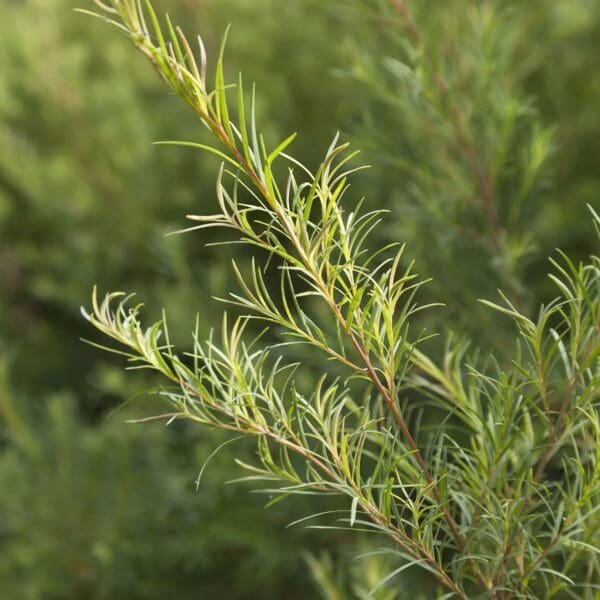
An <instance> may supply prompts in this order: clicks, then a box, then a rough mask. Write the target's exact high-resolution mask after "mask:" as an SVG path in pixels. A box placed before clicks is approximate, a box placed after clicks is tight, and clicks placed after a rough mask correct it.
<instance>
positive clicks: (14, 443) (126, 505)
mask: <svg viewBox="0 0 600 600" xmlns="http://www.w3.org/2000/svg"><path fill="white" fill-rule="evenodd" d="M8 366H9V365H8V363H6V364H4V365H3V367H4V369H3V375H4V374H5V373H6V370H7V369H8ZM2 379H3V381H2V385H1V386H0V425H2V429H1V430H0V431H1V432H2V437H1V439H2V443H3V446H4V448H3V452H2V454H1V455H0V477H1V480H2V482H3V485H4V486H5V487H6V488H7V491H5V492H3V493H2V494H0V508H1V510H2V514H3V515H4V519H3V521H2V526H1V527H0V544H1V545H2V555H1V557H0V578H1V579H2V591H3V593H4V594H5V595H6V596H7V597H11V598H23V599H29V598H31V599H36V598H74V599H75V598H82V597H85V598H125V597H135V598H164V597H165V596H169V597H170V596H176V597H177V598H190V599H191V598H197V595H198V590H199V589H202V590H204V592H205V593H206V594H207V595H210V596H212V597H223V596H226V597H228V598H247V597H249V596H252V595H256V594H260V595H264V597H267V598H280V597H282V596H285V597H289V598H302V597H306V594H308V593H309V592H310V589H311V588H310V583H309V582H308V581H307V578H306V577H304V576H303V571H304V569H303V565H302V561H301V559H300V557H299V556H298V555H295V554H291V553H289V552H287V551H286V548H287V545H288V544H289V542H290V535H292V537H293V539H294V540H295V542H294V543H296V544H298V545H300V546H301V545H304V544H308V542H309V540H308V539H307V536H306V533H305V532H303V531H302V530H296V531H292V532H290V531H285V534H284V530H283V526H284V525H285V524H286V522H287V521H286V519H287V516H286V513H285V511H281V510H279V511H277V510H276V511H275V512H274V513H273V514H272V519H271V521H270V522H266V521H265V519H264V518H262V519H261V513H262V512H263V509H262V505H263V503H262V502H260V501H256V500H258V499H256V500H255V501H253V500H252V498H251V497H248V495H246V498H245V500H244V501H243V502H240V490H239V489H234V488H233V487H232V486H225V487H223V486H222V485H221V484H222V475H221V472H222V471H223V470H225V471H227V470H228V469H230V468H231V467H230V466H229V465H228V462H229V460H228V457H227V455H225V454H224V455H222V456H220V457H217V458H216V459H215V460H216V462H215V463H214V464H213V465H212V469H211V470H210V471H209V472H206V473H204V474H203V478H202V488H201V491H202V493H197V492H196V488H195V485H194V482H193V480H192V477H191V476H190V471H191V470H192V469H195V468H196V467H195V465H196V464H201V461H202V460H203V458H202V457H205V456H206V455H207V454H208V453H210V447H211V445H214V444H218V443H220V441H219V438H218V437H217V436H215V435H209V436H206V435H204V436H203V437H204V441H202V442H200V443H199V442H197V441H195V440H190V439H189V437H190V436H184V435H182V434H184V433H185V432H184V431H183V430H182V429H181V428H177V431H173V432H172V437H171V439H170V440H165V437H164V435H163V431H162V428H158V427H155V428H147V427H144V428H141V427H136V428H133V429H132V430H131V431H130V433H129V435H127V436H124V435H123V425H122V422H121V419H117V418H115V417H116V416H117V415H114V416H113V417H112V418H111V419H109V420H106V421H105V422H103V423H102V424H100V425H98V426H95V427H92V426H89V425H86V424H85V423H83V422H82V420H81V418H80V417H79V416H78V415H77V412H76V410H75V407H74V402H73V398H72V397H71V396H69V395H68V394H65V393H56V394H54V395H52V396H51V397H50V398H48V399H47V401H46V403H45V405H44V407H43V408H40V409H38V410H37V411H32V410H30V411H26V410H24V409H23V405H22V404H23V403H22V402H20V401H19V400H20V398H17V397H16V394H15V393H14V392H12V391H11V390H10V389H9V388H8V386H7V385H6V383H5V382H4V379H5V377H3V378H2ZM121 417H122V415H121ZM165 441H166V442H167V443H165ZM217 515H225V516H227V518H215V517H216V516H217ZM256 520H260V521H262V525H263V526H262V528H260V529H258V528H252V527H249V526H248V523H252V522H254V521H256ZM311 545H312V546H313V547H314V543H313V544H311ZM157 555H158V556H157ZM232 565H235V568H232ZM274 573H276V574H277V575H276V576H275V575H274ZM265 590H266V591H265Z"/></svg>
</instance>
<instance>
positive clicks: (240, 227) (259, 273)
mask: <svg viewBox="0 0 600 600" xmlns="http://www.w3.org/2000/svg"><path fill="white" fill-rule="evenodd" d="M96 3H97V5H98V7H99V8H100V11H101V12H100V13H99V14H100V16H101V17H103V18H104V19H106V20H107V21H108V22H110V23H111V24H113V25H114V26H115V27H117V28H118V29H120V30H121V31H122V32H123V33H125V34H126V35H127V36H128V37H129V38H130V39H131V41H132V42H133V43H134V44H135V46H136V47H137V48H138V49H139V50H140V51H141V52H142V53H143V54H145V55H146V56H147V57H148V59H149V60H150V62H151V63H152V64H153V65H154V67H155V68H156V70H157V71H158V73H159V74H160V75H161V77H162V78H163V79H164V80H165V82H166V83H167V84H168V85H169V86H170V87H171V88H172V89H173V90H174V91H175V92H176V93H177V94H178V95H179V96H180V97H181V98H182V100H183V101H184V102H185V103H186V104H188V105H189V106H190V108H191V109H192V110H193V111H194V112H195V113H196V114H197V116H198V118H199V119H200V121H201V122H202V124H203V125H204V126H205V127H206V128H207V129H208V130H209V131H210V132H211V134H212V136H213V138H214V144H213V145H207V144H202V143H197V142H191V141H185V142H167V143H174V144H175V143H178V144H181V145H185V146H190V147H192V148H197V149H200V150H205V151H208V152H211V153H213V154H215V155H217V156H218V157H220V158H221V159H222V161H223V163H222V166H221V168H220V170H219V175H218V178H217V186H216V193H217V198H218V203H219V212H218V213H216V214H213V215H208V216H198V215H191V216H190V217H189V218H190V220H191V221H192V225H191V226H190V227H189V228H187V229H185V230H184V231H191V230H203V229H206V228H215V227H217V228H224V229H228V230H230V231H232V232H233V234H234V236H235V237H234V239H233V241H235V242H240V243H243V244H246V245H247V246H249V247H250V248H253V249H255V259H254V261H253V262H252V265H251V267H250V268H249V269H248V270H247V271H246V270H244V269H243V268H242V267H241V266H239V265H237V264H235V263H234V264H233V271H234V273H235V276H236V278H237V281H238V283H239V290H237V291H235V292H232V294H231V297H230V298H229V300H228V301H229V302H230V303H232V304H233V305H234V306H235V309H236V310H239V311H241V313H242V316H240V317H238V318H236V319H231V318H227V316H224V317H223V322H222V326H221V327H220V329H219V330H218V331H217V332H215V333H214V335H212V336H211V337H210V338H209V339H208V340H206V341H202V340H201V339H199V336H198V335H197V334H196V335H194V336H193V348H192V350H191V351H190V352H184V353H177V352H176V349H175V347H174V346H173V344H172V343H171V341H170V338H169V333H168V327H167V321H166V318H164V319H162V320H161V321H159V322H157V323H155V324H153V325H150V326H145V325H143V324H142V318H141V305H136V304H133V303H132V300H131V297H129V296H123V294H121V293H110V294H108V295H106V296H105V297H104V298H103V299H101V298H99V297H98V295H97V293H96V291H94V295H93V300H92V309H91V311H90V312H86V311H84V315H85V317H86V318H87V319H88V320H89V321H90V323H91V324H92V325H93V326H94V327H95V328H96V329H97V330H99V331H100V332H101V333H102V334H104V336H105V337H106V338H108V339H109V340H111V341H112V342H114V344H112V345H110V346H108V347H106V349H108V350H111V351H113V352H117V353H120V354H123V355H124V356H125V357H126V358H127V360H128V361H129V362H130V364H131V367H130V368H149V369H152V370H155V371H158V372H159V373H160V374H161V375H162V377H163V378H164V381H165V387H164V388H162V389H161V391H160V394H161V395H162V396H163V397H164V398H165V399H166V401H168V402H169V404H170V406H171V410H170V411H169V412H168V413H166V414H162V415H158V416H154V417H149V419H165V420H167V421H168V422H170V421H172V420H174V419H187V420H190V421H192V422H196V423H198V424H200V425H205V426H209V427H214V428H219V429H223V430H226V431H229V432H232V434H235V435H245V436H253V437H255V438H256V441H257V447H258V453H257V456H258V464H255V465H250V464H246V463H241V466H242V467H244V468H245V469H247V470H248V472H249V475H248V479H249V480H251V481H256V482H261V481H262V482H265V485H266V486H267V490H268V491H269V492H270V493H271V494H273V495H275V500H277V499H279V498H284V497H286V496H289V495H294V494H336V495H339V496H342V497H344V498H346V502H347V509H346V510H344V511H343V513H342V514H339V513H336V514H332V513H331V512H326V513H321V514H318V515H310V516H301V517H299V519H298V523H300V522H306V521H311V520H313V519H317V518H321V519H322V518H329V519H331V520H332V521H333V522H331V524H329V525H327V526H324V527H325V528H327V527H330V528H336V527H339V528H344V529H349V530H358V531H365V532H370V533H372V534H374V535H377V536H379V537H380V538H381V539H382V542H383V541H384V540H387V543H386V544H385V545H384V547H383V548H382V549H381V550H380V552H381V553H385V554H387V555H389V557H391V558H392V559H393V560H394V561H395V562H396V563H397V566H396V567H395V568H393V569H392V570H391V571H390V572H389V574H388V575H387V576H385V577H383V578H382V580H381V581H380V582H379V585H381V586H383V585H385V584H388V583H389V582H390V581H392V580H393V578H394V577H395V576H396V575H399V574H400V573H401V572H403V571H405V570H407V569H409V568H419V569H423V570H425V571H426V572H428V573H429V574H430V575H431V576H432V577H433V578H435V580H436V581H437V582H438V584H439V589H440V596H443V597H447V598H450V597H456V598H461V599H463V600H466V599H467V598H474V597H485V598H493V599H502V598H515V597H522V598H554V597H576V598H582V597H585V598H591V597H593V594H594V593H595V592H594V590H595V589H596V588H597V586H598V585H600V577H599V575H600V565H599V563H598V550H597V547H596V546H597V539H598V530H599V527H600V516H599V512H600V511H599V508H600V445H599V442H600V417H599V415H598V393H599V389H600V303H599V300H600V278H599V273H600V271H599V269H600V258H598V257H597V256H593V257H591V258H590V259H589V261H588V262H586V263H585V264H578V265H576V264H573V263H572V262H571V261H570V260H569V259H568V257H566V256H565V255H562V254H559V256H558V258H557V259H556V260H553V261H552V264H553V273H552V274H551V278H552V280H553V281H554V283H555V285H556V293H557V298H556V300H554V301H553V302H551V303H549V304H548V305H545V306H541V307H540V308H539V310H538V312H537V316H536V317H535V318H530V317H529V316H527V315H525V314H522V313H521V312H520V311H519V310H518V309H517V308H516V307H515V305H514V304H513V303H511V301H510V300H509V299H508V297H503V299H502V301H501V302H500V303H499V304H495V303H491V302H489V301H485V302H484V303H483V305H482V306H481V310H490V309H491V310H496V311H499V312H500V313H502V314H503V315H504V316H505V317H506V319H507V320H509V321H510V322H512V324H513V326H514V328H515V332H516V342H515V349H514V353H513V354H512V355H511V356H497V357H493V356H490V355H489V354H490V353H489V352H488V353H486V352H481V353H480V354H479V355H477V354H475V355H473V356H469V355H468V354H467V352H466V348H465V347H464V346H460V345H452V344H450V345H448V347H447V349H446V351H445V355H444V357H443V361H442V362H441V363H440V364H437V363H436V362H435V360H434V359H432V358H431V357H430V356H428V354H427V353H426V352H425V351H424V350H423V348H424V346H422V345H421V342H422V341H423V338H424V337H425V335H424V334H423V333H421V332H419V331H413V327H412V326H411V324H412V323H413V322H414V316H415V314H416V313H417V312H418V311H421V310H424V309H427V310H433V307H432V305H431V304H430V305H423V304H420V303H419V302H418V301H417V299H416V294H417V292H418V291H419V288H420V287H421V285H422V283H423V280H421V279H419V278H418V277H417V276H416V275H415V273H414V272H413V269H412V265H411V264H410V263H408V264H406V261H405V259H404V247H403V246H402V245H397V244H393V245H389V246H385V247H382V248H377V249H372V248H370V247H369V243H370V239H371V238H370V233H371V231H372V230H373V228H375V227H376V226H377V224H378V221H379V220H380V219H381V213H380V212H377V211H375V212H362V211H361V206H360V202H359V203H354V204H351V203H350V202H349V201H348V200H347V198H346V197H347V196H348V187H349V183H348V181H349V178H350V176H351V175H352V173H353V172H354V171H356V170H357V169H356V167H353V166H351V164H350V163H351V161H352V159H353V158H354V157H355V155H356V153H354V152H350V151H349V149H348V147H347V145H346V144H343V143H340V142H339V140H338V138H336V139H334V140H333V142H332V144H331V146H330V147H329V148H328V150H327V152H326V153H325V157H324V159H323V161H322V162H321V165H320V166H319V167H318V169H317V170H316V171H315V172H311V171H310V170H309V169H308V168H306V167H305V166H304V165H302V164H301V163H299V162H298V161H297V160H295V159H294V158H293V156H292V155H290V154H288V153H287V150H288V147H289V146H290V144H291V143H292V141H293V139H294V136H293V135H292V136H290V137H289V138H287V139H285V140H283V141H282V142H281V143H280V144H278V145H276V146H275V147H274V148H272V149H271V148H268V147H267V144H266V142H265V140H264V139H263V137H262V136H261V135H260V132H259V129H258V124H257V123H256V120H255V117H254V100H253V99H252V100H251V103H250V107H248V105H247V100H246V96H245V93H244V88H243V83H242V78H241V77H239V78H238V81H237V83H236V85H235V86H228V85H227V84H226V82H225V76H224V69H223V46H222V47H221V51H220V53H219V57H218V60H217V62H216V71H215V82H214V85H213V86H211V85H210V84H209V81H208V76H207V72H208V66H207V65H208V61H207V57H206V52H205V49H204V46H203V44H202V41H201V39H198V40H197V43H196V42H194V43H192V41H190V40H189V39H188V38H186V37H185V36H184V34H183V33H182V31H181V30H180V29H179V28H177V27H174V26H173V25H172V24H171V22H170V20H169V19H168V18H167V19H166V21H165V24H164V25H163V26H161V24H160V22H159V19H158V18H157V16H156V14H155V13H154V11H153V9H152V6H151V5H150V3H145V4H143V3H141V2H138V1H136V0H112V2H110V3H106V2H100V0H96ZM231 96H235V102H234V101H232V98H231ZM345 206H346V207H345ZM591 213H592V219H593V222H594V225H595V227H596V229H597V230H598V231H599V232H600V218H599V217H598V215H597V214H596V213H595V212H594V211H593V210H592V211H591ZM227 241H229V242H231V239H229V240H227ZM273 272H274V273H276V275H277V278H278V281H279V284H278V286H277V287H276V288H272V287H269V285H268V279H267V277H272V276H273ZM256 319H257V320H260V321H262V322H264V323H265V326H266V328H267V330H268V331H269V332H270V336H268V335H265V333H263V334H261V335H259V336H258V337H256V336H251V335H250V329H251V328H250V327H249V323H250V321H251V320H256ZM269 339H276V340H277V341H275V342H273V343H269V342H268V341H267V340H269ZM295 344H305V345H308V346H310V347H311V348H313V349H314V352H316V353H321V354H322V356H323V358H324V359H327V360H328V361H329V362H328V364H330V365H331V368H327V369H323V373H322V374H320V375H319V376H315V378H314V381H313V382H312V384H311V385H310V386H307V385H306V383H305V381H306V379H307V378H308V379H310V378H311V377H312V376H313V375H314V373H312V372H309V373H305V372H304V371H305V369H304V367H303V365H302V364H298V363H294V362H293V359H292V358H290V357H293V353H294V347H295V346H294V345H295ZM102 347H105V346H102ZM288 359H289V362H288ZM419 411H430V412H431V414H433V415H435V416H436V421H437V423H438V425H437V426H436V427H434V428H432V427H431V426H427V427H426V426H420V425H419V423H420V420H419V419H418V418H417V416H418V412H419Z"/></svg>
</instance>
